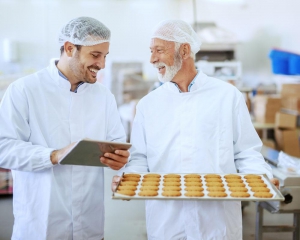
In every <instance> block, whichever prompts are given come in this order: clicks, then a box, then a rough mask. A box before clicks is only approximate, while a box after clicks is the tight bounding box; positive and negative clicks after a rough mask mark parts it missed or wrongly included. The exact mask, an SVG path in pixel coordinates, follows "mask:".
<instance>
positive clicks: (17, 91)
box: [0, 62, 125, 240]
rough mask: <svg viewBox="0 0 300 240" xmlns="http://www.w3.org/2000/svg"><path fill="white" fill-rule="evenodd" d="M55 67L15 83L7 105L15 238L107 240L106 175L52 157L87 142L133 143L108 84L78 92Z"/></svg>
mask: <svg viewBox="0 0 300 240" xmlns="http://www.w3.org/2000/svg"><path fill="white" fill-rule="evenodd" d="M70 88H71V85H70V82H69V81H67V80H65V79H63V78H62V77H61V76H59V74H58V69H57V68H56V66H55V63H54V62H53V63H51V64H50V66H49V67H48V68H46V69H44V70H41V71H39V72H37V73H35V74H32V75H30V76H27V77H24V78H21V79H19V80H17V81H15V82H13V83H12V84H11V85H10V86H9V87H8V89H7V91H6V93H5V96H4V97H3V99H2V102H1V105H0V123H1V124H0V166H1V167H4V168H8V169H12V174H13V180H14V193H13V194H14V195H13V208H14V216H15V222H14V227H13V236H12V239H14V240H15V239H22V240H42V239H49V240H71V239H73V240H77V239H78V240H79V239H80V240H87V239H93V240H99V239H102V238H103V236H104V205H103V201H104V198H103V194H104V185H103V181H104V180H103V174H104V173H103V168H101V167H87V166H70V165H69V166H68V165H55V166H53V165H52V163H51V161H50V153H51V152H52V151H53V150H55V149H61V148H63V147H65V146H67V145H68V144H70V143H72V142H75V141H78V140H80V139H82V138H91V139H97V140H107V141H122V142H125V131H124V129H123V126H122V125H121V121H120V117H119V114H118V111H117V107H116V102H115V99H114V96H113V95H112V94H111V93H110V91H109V90H108V89H107V88H106V87H104V86H103V85H102V84H100V83H95V84H86V83H85V84H83V85H81V86H80V87H79V88H78V91H77V93H74V92H71V91H70Z"/></svg>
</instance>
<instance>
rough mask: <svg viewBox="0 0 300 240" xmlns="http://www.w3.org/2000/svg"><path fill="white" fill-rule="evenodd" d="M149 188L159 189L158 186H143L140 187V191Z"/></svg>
mask: <svg viewBox="0 0 300 240" xmlns="http://www.w3.org/2000/svg"><path fill="white" fill-rule="evenodd" d="M147 190H152V191H158V186H143V187H141V188H140V191H147Z"/></svg>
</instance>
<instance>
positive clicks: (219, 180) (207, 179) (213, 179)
mask: <svg viewBox="0 0 300 240" xmlns="http://www.w3.org/2000/svg"><path fill="white" fill-rule="evenodd" d="M205 181H206V182H223V180H222V179H221V178H206V179H205Z"/></svg>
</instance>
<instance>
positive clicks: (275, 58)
mask: <svg viewBox="0 0 300 240" xmlns="http://www.w3.org/2000/svg"><path fill="white" fill-rule="evenodd" d="M269 57H270V58H271V60H272V71H273V73H274V74H285V75H289V74H290V73H289V53H287V52H284V51H280V50H277V49H272V50H271V52H270V54H269Z"/></svg>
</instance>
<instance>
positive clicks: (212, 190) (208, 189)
mask: <svg viewBox="0 0 300 240" xmlns="http://www.w3.org/2000/svg"><path fill="white" fill-rule="evenodd" d="M207 191H209V192H225V188H223V187H208V188H207Z"/></svg>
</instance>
